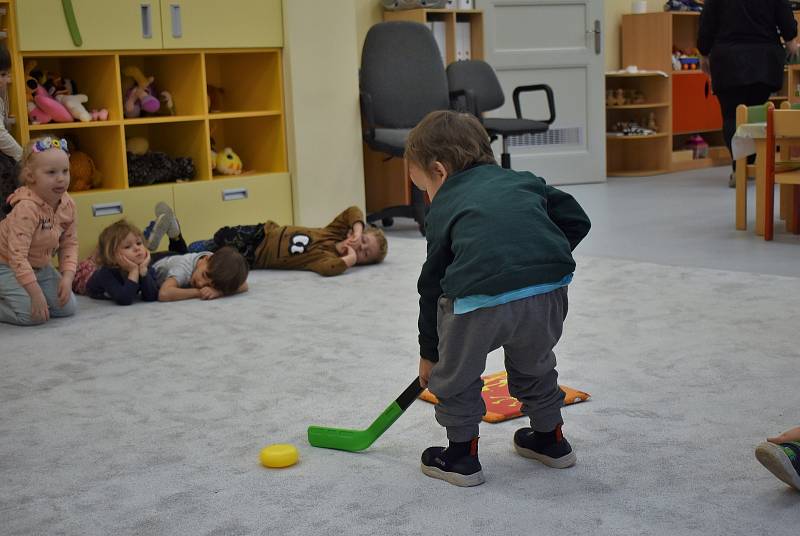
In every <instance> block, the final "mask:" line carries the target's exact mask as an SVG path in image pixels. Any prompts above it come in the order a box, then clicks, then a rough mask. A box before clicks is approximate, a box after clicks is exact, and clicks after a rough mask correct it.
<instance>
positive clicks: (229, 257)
mask: <svg viewBox="0 0 800 536" xmlns="http://www.w3.org/2000/svg"><path fill="white" fill-rule="evenodd" d="M249 272H250V268H249V267H248V266H247V261H246V260H245V259H244V257H242V254H241V253H239V252H238V251H236V250H235V249H233V248H232V247H229V246H225V247H223V248H220V249H218V250H217V251H216V252H214V254H213V255H211V256H210V257H209V258H208V264H207V265H206V276H207V277H208V279H209V280H210V281H211V286H213V287H214V288H215V289H217V290H218V291H220V292H222V295H223V296H230V295H231V294H236V292H237V291H238V290H239V287H241V286H242V284H243V283H244V282H245V281H247V274H248V273H249Z"/></svg>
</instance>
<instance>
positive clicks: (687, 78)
mask: <svg viewBox="0 0 800 536" xmlns="http://www.w3.org/2000/svg"><path fill="white" fill-rule="evenodd" d="M721 128H722V112H721V111H720V107H719V100H717V97H716V96H715V95H713V94H712V93H711V80H710V79H709V77H708V76H707V75H705V74H704V73H701V72H692V73H688V74H673V75H672V131H673V132H674V133H675V134H685V133H689V132H700V131H708V130H719V129H721Z"/></svg>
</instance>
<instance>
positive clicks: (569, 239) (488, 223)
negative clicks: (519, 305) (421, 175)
mask: <svg viewBox="0 0 800 536" xmlns="http://www.w3.org/2000/svg"><path fill="white" fill-rule="evenodd" d="M589 227H590V223H589V218H588V217H587V216H586V213H585V212H584V211H583V209H582V208H581V206H580V205H579V204H578V202H577V201H575V199H573V197H572V196H571V195H569V194H567V193H564V192H562V191H561V190H558V189H556V188H553V187H552V186H547V185H546V184H545V182H544V180H543V179H541V178H540V177H537V176H536V175H534V174H532V173H529V172H517V171H513V170H508V169H503V168H501V167H500V166H497V165H493V164H487V165H480V166H476V167H471V168H467V169H466V170H464V171H461V172H459V173H456V174H454V175H452V176H450V177H448V178H447V180H446V181H445V182H444V184H443V185H442V187H441V188H440V189H439V191H438V192H437V193H436V196H435V197H434V199H433V202H431V206H430V211H429V213H428V216H427V218H426V237H427V241H428V257H427V259H426V260H425V264H424V265H423V266H422V272H421V273H420V276H419V282H418V283H417V288H418V290H419V295H420V299H419V345H420V355H421V356H422V357H424V358H425V359H428V360H430V361H438V360H439V351H438V348H437V347H438V344H439V335H438V333H437V331H436V310H437V302H438V300H439V297H440V296H442V295H444V296H447V297H448V298H452V299H455V298H464V297H466V296H472V295H475V294H485V295H489V296H495V295H498V294H502V293H504V292H509V291H512V290H517V289H521V288H525V287H529V286H531V285H537V284H542V283H552V282H555V281H559V280H561V278H563V277H564V276H565V275H567V274H570V273H572V272H573V271H574V270H575V261H574V260H573V259H572V250H573V249H575V247H576V246H577V245H578V243H579V242H580V241H581V240H582V239H583V237H585V236H586V234H587V233H588V232H589Z"/></svg>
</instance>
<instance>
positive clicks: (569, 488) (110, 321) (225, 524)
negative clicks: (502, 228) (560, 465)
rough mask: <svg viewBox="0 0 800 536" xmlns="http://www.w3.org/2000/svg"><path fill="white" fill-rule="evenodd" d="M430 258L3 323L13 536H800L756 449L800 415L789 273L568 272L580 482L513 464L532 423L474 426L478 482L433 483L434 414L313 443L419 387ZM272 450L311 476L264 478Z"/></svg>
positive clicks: (407, 253)
mask: <svg viewBox="0 0 800 536" xmlns="http://www.w3.org/2000/svg"><path fill="white" fill-rule="evenodd" d="M424 252H425V248H424V241H423V240H422V239H420V238H419V237H412V236H411V235H403V233H395V234H394V236H392V237H391V241H390V254H389V258H388V259H387V262H386V263H384V264H383V265H380V266H375V267H367V268H358V269H355V270H353V271H352V272H350V273H348V274H346V275H344V276H342V277H338V278H333V279H324V278H321V277H318V276H316V275H314V274H308V273H290V272H259V273H254V274H253V275H252V276H251V278H250V285H251V289H252V290H251V291H250V292H249V293H247V294H246V295H242V296H237V297H233V298H227V299H221V300H217V301H213V302H199V301H192V302H184V303H176V304H136V305H134V306H132V307H129V308H122V307H117V306H114V305H110V304H107V303H102V302H93V301H89V300H82V301H81V303H80V305H81V311H80V313H79V316H77V317H75V318H74V319H68V320H57V321H54V322H52V323H50V324H49V325H47V326H42V327H35V328H28V329H19V328H14V327H11V326H5V325H3V326H0V341H2V342H0V354H2V357H0V367H2V368H1V369H0V370H2V375H0V403H2V414H1V415H2V416H1V417H0V527H2V528H0V533H2V534H3V535H4V536H5V535H17V534H25V535H29V534H48V535H50V534H69V535H73V534H74V535H110V534H114V535H123V534H124V535H134V534H135V535H172V534H186V535H239V534H270V535H305V536H307V535H332V534H342V535H361V534H364V535H368V534H369V535H376V534H380V535H383V534H398V535H411V534H426V535H438V534H446V535H459V534H496V535H504V534H510V535H521V534H556V533H568V534H602V535H614V536H620V535H665V536H666V535H670V536H674V535H695V534H697V535H701V534H702V535H706V536H707V535H723V534H725V535H734V534H736V535H738V534H741V535H755V534H767V533H772V534H776V535H777V534H789V533H796V531H797V527H798V526H800V493H797V492H794V491H792V490H791V489H790V488H788V487H786V486H785V485H783V484H782V483H780V482H779V481H778V480H776V479H775V478H774V477H772V475H770V474H769V473H768V472H767V471H766V470H764V469H763V468H762V467H761V466H760V465H758V463H757V462H756V461H755V458H754V456H753V447H754V446H755V444H756V443H757V442H759V441H760V440H761V438H763V437H765V436H766V435H767V434H772V433H775V432H778V431H781V430H783V429H785V428H787V427H789V426H790V425H796V424H797V423H798V414H797V408H798V407H799V406H800V397H799V395H798V390H797V378H798V362H800V361H798V359H799V358H800V353H798V340H800V339H799V338H798V336H797V331H798V323H797V318H798V317H797V315H796V311H797V299H798V296H800V279H795V278H787V277H780V276H765V275H755V274H748V273H733V272H724V271H715V270H709V269H699V268H681V267H674V266H661V265H655V264H644V263H636V262H631V261H620V260H614V259H604V258H593V257H580V256H579V269H578V271H577V274H576V278H575V282H574V284H573V286H572V287H571V290H570V301H571V304H570V305H571V307H570V316H569V319H568V323H567V329H566V333H565V336H564V338H563V340H562V342H561V343H560V344H559V346H558V348H557V355H558V358H559V362H560V365H559V369H560V372H561V378H560V379H561V381H562V382H563V383H566V384H568V385H571V386H573V387H576V388H579V389H583V390H586V391H589V392H590V393H591V394H592V395H593V398H592V400H591V401H590V402H587V403H584V404H579V405H576V406H571V407H569V408H566V409H565V410H564V415H565V419H566V425H565V427H564V431H565V434H566V435H567V437H568V438H569V439H570V440H571V441H572V443H573V445H574V447H575V449H576V452H577V454H578V458H579V462H578V465H577V466H576V467H574V468H572V469H568V470H562V471H559V470H554V469H548V468H546V467H544V466H542V465H539V464H537V463H535V462H531V461H529V460H526V459H523V458H521V457H519V456H517V455H516V454H514V453H513V451H512V448H511V444H510V443H511V437H512V435H513V432H514V430H515V429H516V428H517V427H519V426H523V425H525V422H524V421H523V420H522V419H519V420H516V421H511V422H506V423H501V424H495V425H490V424H485V425H483V426H482V438H481V445H480V453H481V461H482V463H483V465H484V473H485V474H486V476H487V482H486V484H484V485H483V486H479V487H477V488H471V489H460V488H456V487H453V486H450V485H448V484H446V483H444V482H441V481H438V480H432V479H429V478H427V477H425V476H423V475H422V474H421V473H420V471H419V455H420V453H421V452H422V450H423V449H424V448H425V447H427V446H429V445H432V444H437V443H440V442H441V441H442V440H443V438H444V434H443V431H442V430H441V429H440V428H439V427H438V425H437V424H436V423H435V421H434V420H433V408H432V406H430V405H428V404H426V403H423V402H417V403H415V404H414V405H412V406H411V408H409V410H408V411H407V413H406V415H404V416H403V417H402V418H401V419H400V420H399V421H397V423H396V424H395V425H394V426H393V427H392V428H391V429H389V431H387V433H386V434H385V435H384V436H383V437H381V438H380V439H379V440H378V441H377V442H376V443H375V444H374V445H373V446H372V447H371V448H370V449H369V450H367V451H365V452H363V453H360V454H351V453H344V452H336V451H326V450H320V449H314V448H312V447H310V446H309V445H308V444H307V443H306V441H305V429H306V427H307V426H308V425H309V424H322V425H330V426H340V427H352V428H361V427H365V426H366V425H367V424H368V423H369V422H370V421H371V420H372V419H373V418H374V417H376V416H377V415H378V413H379V412H380V411H382V410H383V409H384V407H385V406H386V405H387V404H388V403H389V402H390V401H391V400H392V399H393V398H394V397H395V396H397V395H398V394H399V393H400V391H401V390H402V389H403V388H404V387H405V386H406V385H407V383H408V382H409V381H410V380H411V379H412V378H413V377H414V376H415V375H416V367H417V346H416V300H417V296H416V290H415V283H416V276H417V273H418V269H419V265H420V263H421V262H422V260H423V258H424ZM496 354H497V353H496ZM496 354H493V355H492V356H491V357H490V359H489V364H488V366H487V370H488V371H495V370H499V369H500V368H501V366H502V361H501V357H500V356H499V355H496ZM359 404H360V405H359ZM274 442H290V443H293V444H295V445H296V446H297V447H298V448H299V450H300V455H301V461H300V463H299V464H298V465H297V466H295V467H292V468H288V469H283V470H270V469H266V468H263V467H261V466H260V465H259V464H258V453H259V450H260V449H261V448H262V447H264V446H265V445H267V444H269V443H274Z"/></svg>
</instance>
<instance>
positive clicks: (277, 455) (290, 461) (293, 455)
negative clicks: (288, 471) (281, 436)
mask: <svg viewBox="0 0 800 536" xmlns="http://www.w3.org/2000/svg"><path fill="white" fill-rule="evenodd" d="M260 457H261V464H262V465H263V466H264V467H289V466H290V465H294V464H296V463H297V449H296V448H295V447H294V445H288V444H286V443H276V444H274V445H269V446H267V447H264V448H263V449H261V456H260Z"/></svg>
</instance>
